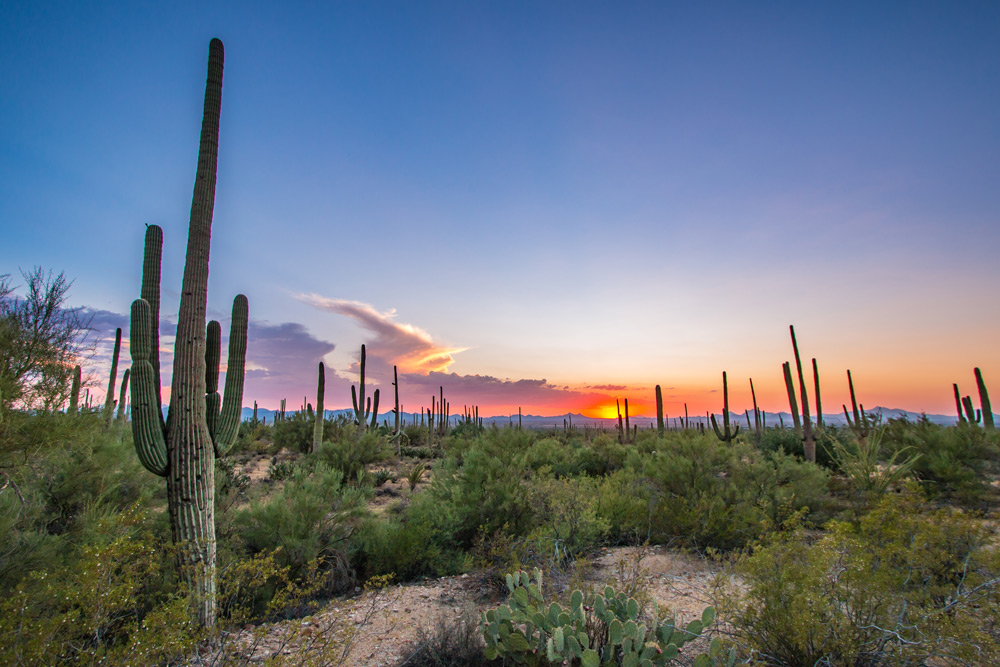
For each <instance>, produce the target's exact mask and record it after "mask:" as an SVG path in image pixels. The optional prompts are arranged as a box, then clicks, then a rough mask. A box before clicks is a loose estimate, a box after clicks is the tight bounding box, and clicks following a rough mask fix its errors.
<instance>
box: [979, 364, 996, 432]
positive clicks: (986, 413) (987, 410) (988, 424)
mask: <svg viewBox="0 0 1000 667" xmlns="http://www.w3.org/2000/svg"><path fill="white" fill-rule="evenodd" d="M975 373H976V386H977V387H978V388H979V407H980V408H982V413H983V428H985V429H986V430H987V431H992V430H994V429H995V428H996V427H995V426H994V424H993V407H992V406H991V405H990V394H989V392H988V391H986V382H985V381H983V373H982V371H980V370H979V369H978V368H976V369H975Z"/></svg>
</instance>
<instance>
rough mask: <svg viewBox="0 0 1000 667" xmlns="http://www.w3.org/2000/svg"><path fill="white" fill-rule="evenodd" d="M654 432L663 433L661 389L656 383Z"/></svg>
mask: <svg viewBox="0 0 1000 667" xmlns="http://www.w3.org/2000/svg"><path fill="white" fill-rule="evenodd" d="M656 432H657V433H659V434H660V435H663V391H662V390H661V389H660V385H656Z"/></svg>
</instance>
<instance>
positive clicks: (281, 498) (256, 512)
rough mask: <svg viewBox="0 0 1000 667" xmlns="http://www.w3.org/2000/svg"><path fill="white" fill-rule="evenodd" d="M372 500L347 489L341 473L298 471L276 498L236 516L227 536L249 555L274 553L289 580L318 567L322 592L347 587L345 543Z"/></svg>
mask: <svg viewBox="0 0 1000 667" xmlns="http://www.w3.org/2000/svg"><path fill="white" fill-rule="evenodd" d="M370 494H371V491H370V489H366V488H354V487H348V486H346V485H345V484H344V483H343V473H342V472H341V471H339V470H335V469H332V468H329V467H328V466H326V464H324V463H322V462H319V463H317V464H316V466H315V467H314V469H313V470H312V471H311V472H310V471H309V470H307V469H305V468H301V467H300V468H297V469H296V470H295V471H294V472H293V473H292V475H291V477H289V478H288V480H286V482H285V486H284V487H283V488H282V489H281V491H280V492H279V493H277V494H275V495H274V496H272V497H270V498H267V499H265V500H257V501H254V502H253V503H251V505H250V507H248V508H246V509H244V510H240V511H238V512H235V513H234V515H233V517H232V519H231V524H230V525H229V526H228V527H227V528H228V530H226V532H225V534H226V536H227V537H229V538H230V539H232V540H234V541H237V540H238V541H239V542H240V543H241V544H242V548H243V550H244V551H245V552H246V553H247V554H249V555H252V554H256V553H260V552H274V553H275V558H276V560H277V562H278V564H279V565H280V566H282V567H284V566H288V567H290V568H291V574H292V577H293V578H301V577H302V576H304V574H305V573H306V571H307V567H308V564H309V563H311V562H314V561H321V562H322V563H323V570H322V572H321V573H320V575H321V576H323V577H324V578H325V582H326V590H329V591H333V590H338V589H340V588H342V587H343V586H345V585H347V584H348V583H349V581H350V572H349V570H348V567H347V566H348V564H349V548H350V545H349V544H348V538H349V537H350V536H351V534H352V531H353V529H354V526H355V525H356V523H357V522H358V520H359V519H360V518H361V517H362V516H363V515H364V513H365V511H366V502H367V500H368V497H369V496H370ZM220 532H222V531H220Z"/></svg>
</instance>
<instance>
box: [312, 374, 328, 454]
mask: <svg viewBox="0 0 1000 667" xmlns="http://www.w3.org/2000/svg"><path fill="white" fill-rule="evenodd" d="M325 390H326V368H325V367H324V366H323V362H322V361H321V362H319V377H318V378H317V380H316V424H315V426H313V446H312V449H313V451H314V452H315V451H316V450H318V449H319V448H320V445H322V444H323V412H324V409H323V393H324V392H325Z"/></svg>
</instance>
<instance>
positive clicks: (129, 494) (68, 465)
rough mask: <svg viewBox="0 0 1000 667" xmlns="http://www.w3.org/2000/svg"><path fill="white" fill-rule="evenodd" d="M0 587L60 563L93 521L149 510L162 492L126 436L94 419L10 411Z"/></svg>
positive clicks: (1, 504) (1, 464) (4, 433)
mask: <svg viewBox="0 0 1000 667" xmlns="http://www.w3.org/2000/svg"><path fill="white" fill-rule="evenodd" d="M0 429H2V430H0V438H2V439H3V441H4V443H3V450H2V459H0V469H2V470H3V476H4V478H5V480H4V481H5V482H6V488H4V489H3V490H2V491H0V586H2V587H3V588H4V589H9V588H11V587H13V586H14V585H15V584H16V583H17V582H18V581H20V579H21V578H22V577H23V576H24V575H25V574H26V573H27V572H29V571H31V570H34V569H38V568H40V567H43V566H52V565H55V564H59V563H62V562H63V561H62V559H63V558H64V557H68V556H70V555H71V554H73V553H74V552H73V545H74V543H79V542H80V540H81V539H82V535H84V534H85V533H86V532H87V531H88V530H90V529H91V528H92V527H93V526H92V525H91V523H92V521H94V520H95V518H99V517H102V516H104V515H105V514H107V513H109V512H116V511H122V510H124V509H125V508H128V507H132V506H136V505H138V506H142V507H147V506H149V504H150V503H151V502H152V500H153V498H155V497H158V496H159V497H162V489H161V488H159V485H157V484H156V483H155V482H154V481H153V480H151V479H149V478H148V476H147V475H145V474H144V473H143V471H142V466H141V465H140V464H139V462H138V461H137V460H136V458H135V455H134V453H133V451H132V443H131V439H130V437H129V435H128V434H127V433H125V434H119V433H118V432H116V431H115V430H114V429H112V430H109V429H106V428H105V427H104V422H103V420H102V419H101V417H100V415H99V414H96V413H94V414H91V413H86V412H81V413H78V414H77V415H76V416H74V417H71V416H69V415H64V414H61V413H39V414H37V415H32V414H27V413H19V412H12V413H9V414H8V415H7V419H6V420H5V422H4V423H3V424H2V427H0Z"/></svg>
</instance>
